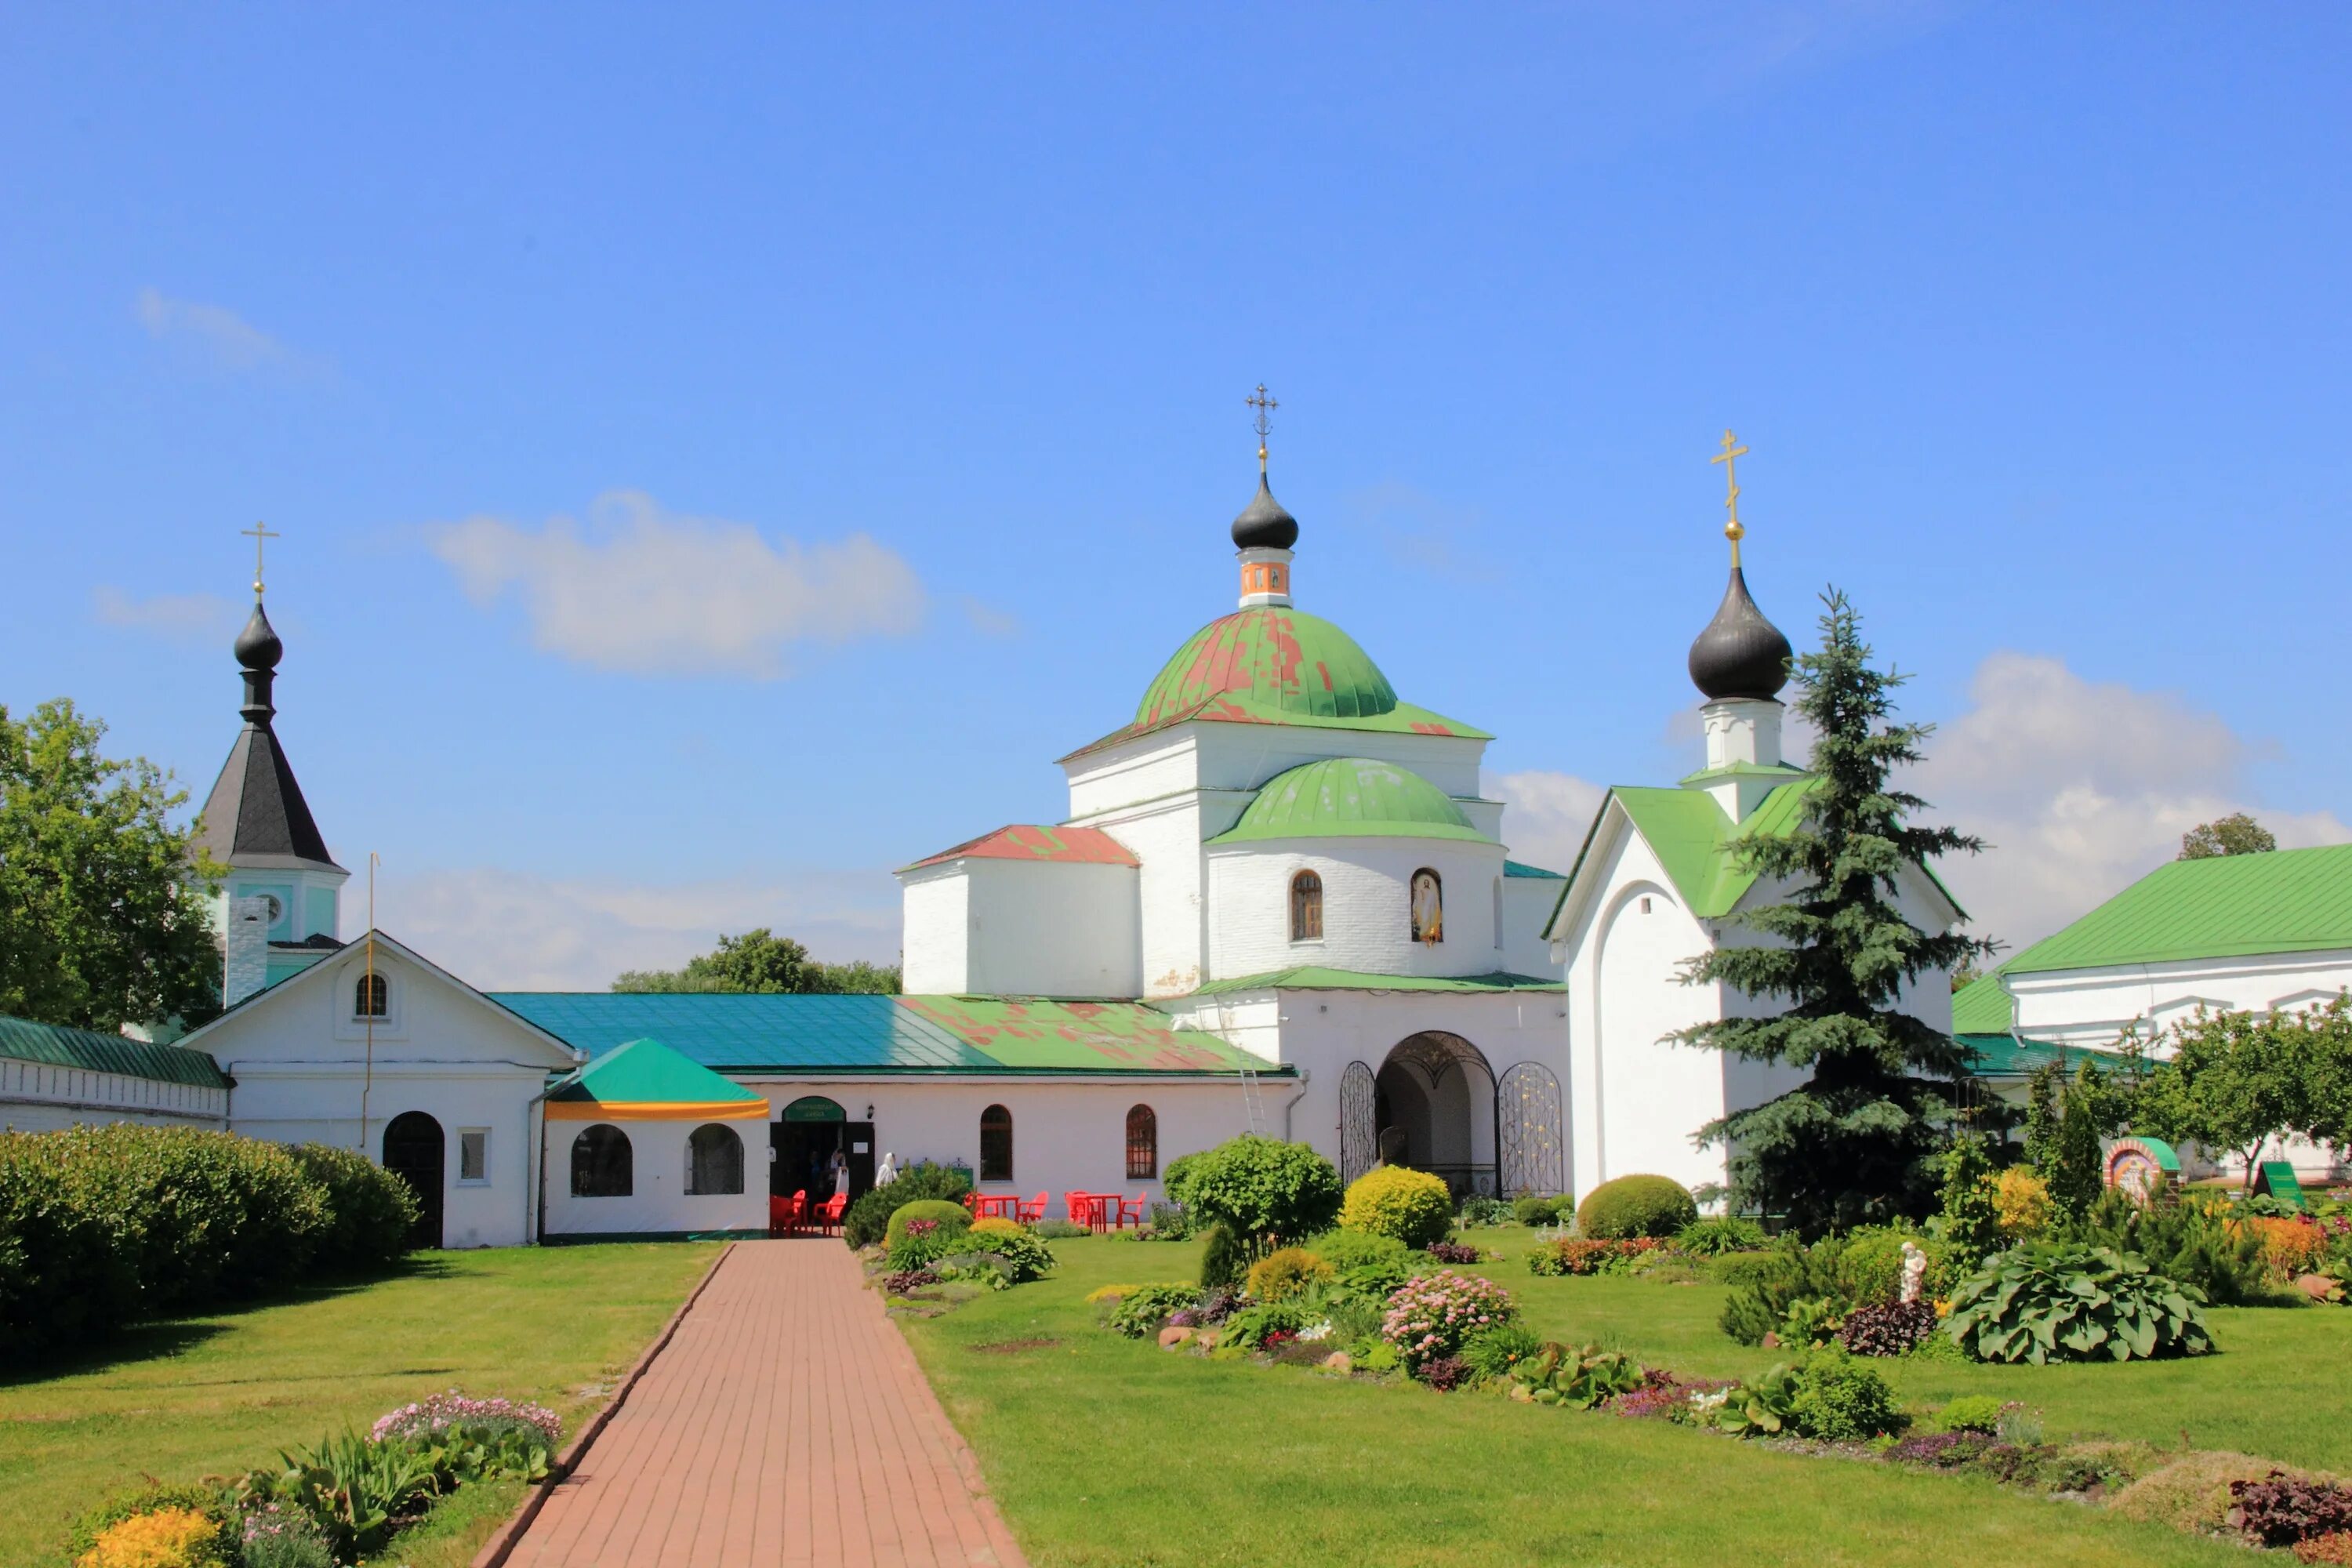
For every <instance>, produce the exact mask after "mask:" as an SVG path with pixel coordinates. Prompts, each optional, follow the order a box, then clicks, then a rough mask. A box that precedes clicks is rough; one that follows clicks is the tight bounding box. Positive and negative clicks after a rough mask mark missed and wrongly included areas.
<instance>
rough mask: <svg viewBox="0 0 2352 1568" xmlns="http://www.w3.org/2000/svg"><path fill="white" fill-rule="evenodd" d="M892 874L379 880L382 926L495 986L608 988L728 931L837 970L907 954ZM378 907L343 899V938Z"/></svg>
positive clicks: (486, 986) (440, 874)
mask: <svg viewBox="0 0 2352 1568" xmlns="http://www.w3.org/2000/svg"><path fill="white" fill-rule="evenodd" d="M897 894H898V890H897V889H896V888H895V887H893V886H892V885H891V882H890V879H889V877H888V876H887V873H884V872H880V871H871V872H839V871H825V872H811V873H808V874H805V875H803V876H798V877H795V878H793V879H792V880H790V881H789V882H777V883H763V882H753V881H728V882H703V883H671V884H634V885H633V884H629V883H622V882H599V881H590V880H551V879H545V878H540V877H531V876H526V875H522V874H520V873H517V872H511V871H500V870H493V869H486V868H466V869H446V870H432V871H425V872H422V873H419V874H417V875H415V876H413V877H411V876H404V875H402V874H400V872H399V871H398V869H397V868H386V869H385V870H384V871H383V872H381V873H379V878H378V882H377V887H376V922H377V924H378V925H379V926H380V927H381V928H382V929H383V931H386V932H387V933H389V934H390V935H392V936H394V937H397V938H398V939H399V940H400V941H402V942H405V943H407V944H408V945H409V946H410V947H413V948H415V950H416V951H417V952H421V953H423V954H424V955H425V957H427V958H429V959H431V960H432V961H433V962H434V963H437V964H439V965H440V966H441V967H442V968H444V969H446V970H448V971H449V972H450V973H453V974H455V975H457V976H458V977H459V978H460V979H462V980H464V981H466V982H467V984H471V985H473V986H476V987H477V988H478V989H481V990H484V991H602V990H604V988H605V987H606V986H608V985H610V984H612V983H613V977H614V975H616V974H618V973H621V972H622V971H623V970H627V969H675V968H677V966H678V965H680V964H682V963H685V962H686V961H687V960H688V959H689V958H691V957H693V956H694V955H695V954H696V953H698V952H709V950H710V948H711V947H712V946H713V945H714V944H715V943H716V942H717V941H718V939H719V932H721V931H729V932H740V931H749V930H751V929H752V928H753V927H755V926H767V927H769V928H771V929H772V930H773V931H776V932H777V934H779V935H782V936H789V937H792V938H793V939H794V940H796V941H798V942H801V943H802V945H803V946H805V947H806V948H807V949H808V950H809V952H811V953H812V954H814V956H816V957H818V958H821V959H824V960H825V961H826V962H828V963H845V962H847V961H848V960H851V959H858V958H863V959H868V960H871V961H873V962H875V963H897V962H898V896H897ZM366 926H367V900H366V897H365V894H364V891H363V890H362V894H361V896H360V897H358V898H351V897H346V898H345V899H344V900H343V932H342V934H343V935H345V936H347V937H351V936H357V935H359V934H360V933H361V932H362V931H364V930H365V929H366Z"/></svg>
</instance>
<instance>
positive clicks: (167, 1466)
mask: <svg viewBox="0 0 2352 1568" xmlns="http://www.w3.org/2000/svg"><path fill="white" fill-rule="evenodd" d="M716 1250H717V1248H716V1247H715V1245H704V1246H679V1245H675V1244H660V1245H635V1246H611V1247H508V1248H499V1249H497V1250H490V1251H481V1252H436V1253H423V1254H418V1255H417V1256H416V1257H415V1258H413V1259H412V1260H411V1261H410V1262H409V1263H408V1264H407V1265H406V1266H405V1267H404V1268H403V1269H402V1270H401V1271H400V1272H398V1273H395V1274H393V1275H391V1276H389V1277H386V1278H383V1279H376V1280H373V1281H370V1282H367V1283H363V1284H354V1285H350V1286H345V1287H341V1288H333V1289H311V1290H305V1291H302V1292H300V1293H299V1294H296V1295H293V1296H290V1297H288V1298H285V1299H283V1300H278V1301H277V1302H274V1303H271V1304H268V1305H264V1306H258V1307H250V1308H247V1309H244V1310H237V1311H234V1312H222V1313H215V1314H209V1315H206V1316H204V1317H198V1318H187V1319H180V1320H175V1321H166V1322H160V1323H152V1324H148V1325H144V1326H142V1327H140V1328H136V1329H133V1330H131V1331H128V1332H126V1333H125V1334H123V1335H122V1336H121V1339H120V1340H119V1341H118V1342H114V1343H112V1344H110V1346H109V1347H108V1348H107V1350H106V1352H104V1353H102V1354H93V1355H90V1356H87V1357H83V1358H79V1359H78V1360H73V1361H67V1362H52V1363H49V1364H47V1365H38V1364H36V1365H32V1366H19V1367H16V1368H13V1369H10V1370H9V1371H7V1372H6V1373H0V1498H5V1499H6V1500H7V1501H6V1505H5V1507H0V1563H7V1564H19V1563H23V1564H32V1563H53V1562H56V1561H58V1556H57V1552H58V1545H59V1543H60V1542H62V1540H63V1538H64V1536H65V1532H66V1531H67V1529H68V1526H69V1525H70V1523H71V1521H73V1519H74V1518H75V1516H76V1515H78V1514H79V1513H80V1512H81V1511H82V1510H84V1509H86V1508H88V1507H89V1506H91V1505H92V1504H94V1503H96V1502H98V1501H100V1500H101V1499H103V1498H104V1497H106V1496H107V1495H109V1494H110V1493H112V1492H115V1491H118V1490H121V1489H125V1488H127V1487H131V1486H135V1485H137V1484H138V1483H139V1482H140V1481H141V1479H142V1478H143V1477H148V1476H152V1477H154V1478H156V1479H160V1480H185V1479H195V1478H197V1477H199V1476H204V1475H223V1474H231V1473H235V1472H236V1471H239V1470H242V1469H245V1468H248V1467H251V1466H256V1465H261V1464H266V1463H268V1462H269V1461H270V1460H272V1459H274V1458H276V1456H277V1454H278V1450H279V1449H280V1448H283V1447H292V1446H294V1445H296V1444H299V1443H313V1442H316V1441H318V1439H319V1438H320V1436H324V1435H325V1434H327V1433H329V1432H339V1431H341V1429H342V1428H343V1427H344V1426H352V1427H353V1428H355V1429H357V1430H359V1431H362V1432H364V1431H366V1430H367V1428H368V1425H369V1424H370V1423H371V1422H373V1420H374V1419H375V1418H376V1417H377V1416H378V1415H382V1414H383V1412H384V1411H386V1410H388V1409H391V1408H392V1407H394V1405H402V1404H404V1403H406V1402H408V1401H410V1400H413V1399H421V1398H423V1397H424V1396H425V1395H427V1394H433V1393H436V1392H439V1391H442V1390H446V1389H449V1388H453V1387H455V1388H463V1389H465V1390H467V1392H468V1393H473V1394H507V1395H509V1396H511V1397H513V1398H517V1399H530V1400H535V1401H537V1402H539V1403H541V1404H543V1405H549V1406H551V1407H552V1408H553V1409H554V1410H555V1411H556V1412H557V1413H558V1414H559V1415H562V1417H563V1419H564V1424H565V1426H566V1428H567V1429H571V1430H576V1429H577V1427H578V1425H579V1423H580V1421H581V1419H582V1418H583V1417H584V1416H585V1415H588V1414H589V1413H591V1412H593V1410H594V1409H595V1407H596V1406H597V1405H601V1404H602V1403H603V1402H604V1399H605V1397H606V1396H607V1395H608V1394H610V1392H611V1387H612V1383H613V1380H614V1378H615V1377H616V1376H617V1375H618V1374H619V1373H622V1372H624V1371H625V1370H626V1369H627V1367H628V1365H629V1363H631V1362H633V1361H635V1359H636V1356H637V1353H638V1352H639V1351H641V1350H642V1349H643V1348H644V1346H645V1344H646V1341H648V1340H649V1339H651V1338H652V1337H653V1335H654V1334H655V1332H656V1331H658V1330H659V1328H660V1327H661V1324H662V1322H663V1321H665V1320H666V1319H667V1317H668V1316H669V1314H670V1313H671V1312H672V1311H674V1310H676V1309H677V1303H678V1302H679V1301H680V1300H683V1299H684V1297H685V1294H686V1292H687V1291H688V1289H691V1288H692V1287H693V1284H694V1281H695V1280H696V1279H699V1278H700V1277H701V1274H702V1271H703V1269H704V1268H707V1267H708V1266H709V1262H710V1258H711V1255H712V1254H713V1252H715V1251H716ZM520 1492H521V1487H520V1483H517V1482H495V1483H488V1484H485V1485H483V1486H480V1487H478V1488H470V1489H467V1490H466V1491H463V1492H460V1493H459V1494H457V1497H456V1498H453V1499H452V1500H450V1501H449V1503H447V1504H446V1505H445V1506H444V1507H443V1509H441V1510H437V1511H436V1516H435V1517H434V1518H433V1519H432V1520H431V1521H428V1522H427V1523H425V1525H423V1526H421V1527H420V1528H419V1529H418V1530H416V1531H414V1532H411V1533H408V1534H404V1535H403V1536H402V1537H401V1538H400V1543H399V1544H400V1551H399V1556H400V1560H401V1561H402V1562H404V1563H410V1564H413V1565H414V1568H439V1565H455V1564H462V1563H466V1562H467V1561H469V1560H470V1559H471V1557H472V1555H473V1552H474V1550H475V1548H476V1547H477V1546H478V1544H479V1543H480V1542H481V1541H482V1540H483V1539H484V1538H485V1537H486V1536H487V1535H488V1532H489V1531H491V1530H492V1529H494V1528H495V1527H496V1525H497V1522H498V1521H499V1520H501V1519H503V1518H504V1517H505V1516H506V1514H507V1512H508V1511H509V1510H511V1508H512V1507H513V1506H514V1504H515V1502H516V1500H518V1499H519V1497H520Z"/></svg>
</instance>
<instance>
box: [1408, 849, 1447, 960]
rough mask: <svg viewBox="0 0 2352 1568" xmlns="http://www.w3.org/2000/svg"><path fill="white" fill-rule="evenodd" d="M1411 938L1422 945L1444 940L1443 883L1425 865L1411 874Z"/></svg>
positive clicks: (1430, 945)
mask: <svg viewBox="0 0 2352 1568" xmlns="http://www.w3.org/2000/svg"><path fill="white" fill-rule="evenodd" d="M1412 940H1413V941H1415V942H1420V943H1421V944H1422V945H1423V946H1424V947H1435V946H1436V945H1437V944H1438V943H1439V942H1444V940H1445V885H1444V883H1443V882H1441V881H1439V880H1438V879H1437V873H1436V872H1434V871H1433V870H1431V869H1430V868H1428V867H1426V866H1423V868H1421V869H1420V870H1418V871H1415V872H1414V873H1413V874H1412Z"/></svg>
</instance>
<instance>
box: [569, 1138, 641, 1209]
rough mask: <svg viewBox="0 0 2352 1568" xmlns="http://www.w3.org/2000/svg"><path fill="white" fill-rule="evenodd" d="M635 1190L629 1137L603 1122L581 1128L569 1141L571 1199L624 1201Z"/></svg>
mask: <svg viewBox="0 0 2352 1568" xmlns="http://www.w3.org/2000/svg"><path fill="white" fill-rule="evenodd" d="M635 1190H636V1180H635V1170H634V1168H633V1162H632V1160H631V1158H630V1152H629V1135H628V1134H627V1133H625V1132H624V1131H621V1130H620V1129H619V1128H617V1127H615V1126H614V1125H612V1124H611V1123H610V1122H605V1121H599V1122H598V1123H596V1125H595V1126H593V1127H583V1128H582V1129H581V1130H580V1136H579V1137H577V1138H574V1139H573V1140H572V1196H573V1197H575V1198H625V1197H627V1196H628V1195H629V1194H631V1193H632V1192H635Z"/></svg>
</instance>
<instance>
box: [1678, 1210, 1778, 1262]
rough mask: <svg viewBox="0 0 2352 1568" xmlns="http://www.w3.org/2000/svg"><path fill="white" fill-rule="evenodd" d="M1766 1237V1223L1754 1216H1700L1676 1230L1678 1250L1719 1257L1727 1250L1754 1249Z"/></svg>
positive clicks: (1763, 1243) (1762, 1242) (1694, 1255)
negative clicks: (1740, 1217) (1764, 1225)
mask: <svg viewBox="0 0 2352 1568" xmlns="http://www.w3.org/2000/svg"><path fill="white" fill-rule="evenodd" d="M1767 1239H1768V1237H1766V1236H1765V1235H1764V1227H1763V1226H1760V1225H1758V1224H1757V1223H1756V1222H1755V1221H1754V1220H1752V1219H1737V1218H1725V1219H1700V1220H1693V1221H1692V1222H1691V1223H1690V1224H1688V1225H1686V1226H1683V1227H1682V1229H1680V1230H1678V1231H1676V1232H1675V1251H1677V1252H1687V1253H1689V1254H1690V1255H1691V1256H1692V1257H1694V1258H1720V1257H1722V1256H1723V1255H1724V1254H1725V1253H1727V1252H1754V1251H1756V1250H1758V1249H1759V1248H1760V1247H1763V1246H1764V1245H1765V1242H1766V1241H1767Z"/></svg>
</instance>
